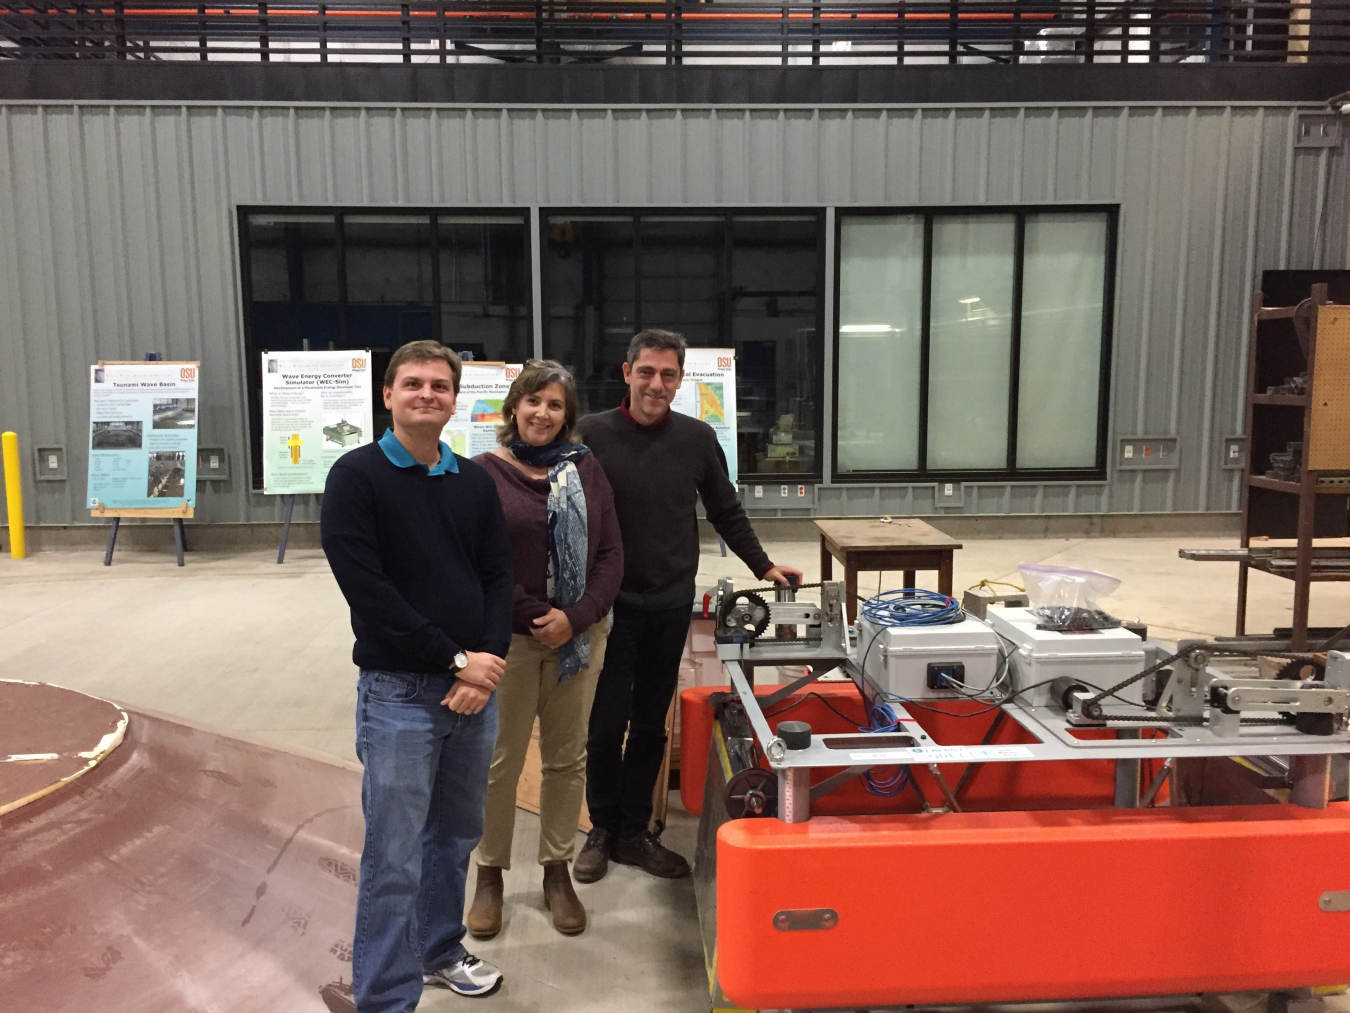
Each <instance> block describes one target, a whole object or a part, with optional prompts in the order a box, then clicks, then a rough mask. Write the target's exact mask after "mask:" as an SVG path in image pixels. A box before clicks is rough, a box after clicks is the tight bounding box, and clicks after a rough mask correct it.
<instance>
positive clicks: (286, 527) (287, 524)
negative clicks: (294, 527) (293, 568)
mask: <svg viewBox="0 0 1350 1013" xmlns="http://www.w3.org/2000/svg"><path fill="white" fill-rule="evenodd" d="M294 512H295V493H291V494H289V495H288V496H287V497H286V519H285V520H284V521H282V522H281V545H279V546H278V547H277V563H278V564H281V563H284V562H286V543H287V542H288V541H290V539H291V514H293V513H294Z"/></svg>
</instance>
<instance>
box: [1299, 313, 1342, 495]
mask: <svg viewBox="0 0 1350 1013" xmlns="http://www.w3.org/2000/svg"><path fill="white" fill-rule="evenodd" d="M1313 360H1314V361H1313V375H1312V378H1311V379H1312V384H1311V393H1312V419H1311V420H1310V424H1309V432H1308V444H1309V445H1308V447H1307V467H1308V469H1309V470H1310V471H1339V470H1342V469H1347V468H1350V306H1324V307H1322V308H1321V309H1320V310H1319V311H1318V314H1317V343H1316V345H1314V350H1313Z"/></svg>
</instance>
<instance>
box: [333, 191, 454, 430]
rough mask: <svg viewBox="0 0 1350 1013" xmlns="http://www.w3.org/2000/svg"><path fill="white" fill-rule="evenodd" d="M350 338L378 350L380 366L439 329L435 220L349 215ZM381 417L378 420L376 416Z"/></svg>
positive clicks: (356, 345) (346, 233)
mask: <svg viewBox="0 0 1350 1013" xmlns="http://www.w3.org/2000/svg"><path fill="white" fill-rule="evenodd" d="M342 240H343V244H344V251H345V255H346V266H347V340H348V341H349V342H350V343H351V345H352V347H354V348H370V349H373V350H374V352H375V355H374V359H375V365H376V366H377V368H380V369H383V368H384V366H383V365H382V363H383V362H387V361H388V355H389V354H391V353H392V352H393V350H394V349H395V348H398V347H399V346H400V345H406V344H407V343H408V342H409V341H423V340H426V339H428V338H431V337H433V336H434V334H435V326H436V325H435V322H434V313H435V304H434V302H433V300H432V270H433V268H432V262H431V219H430V218H429V217H426V216H422V217H411V216H406V215H380V216H376V215H347V216H345V217H344V218H343V232H342ZM377 422H378V420H377Z"/></svg>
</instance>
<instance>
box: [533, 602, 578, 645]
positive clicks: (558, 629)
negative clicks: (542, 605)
mask: <svg viewBox="0 0 1350 1013" xmlns="http://www.w3.org/2000/svg"><path fill="white" fill-rule="evenodd" d="M531 632H532V633H534V639H535V640H537V641H539V642H540V643H541V644H543V645H544V646H545V647H553V648H558V647H561V646H562V645H563V644H565V643H567V642H568V641H569V640H571V639H572V624H571V623H570V622H569V621H568V619H567V615H566V613H564V612H563V611H562V609H549V610H548V612H546V613H545V614H544V615H542V616H540V617H539V618H538V619H536V620H535V621H534V629H533V630H532V631H531Z"/></svg>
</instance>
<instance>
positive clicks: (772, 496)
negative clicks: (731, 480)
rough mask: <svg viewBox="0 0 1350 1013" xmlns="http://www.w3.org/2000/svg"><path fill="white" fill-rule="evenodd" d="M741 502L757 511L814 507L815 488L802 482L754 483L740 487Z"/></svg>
mask: <svg viewBox="0 0 1350 1013" xmlns="http://www.w3.org/2000/svg"><path fill="white" fill-rule="evenodd" d="M741 502H742V503H744V504H745V505H746V506H747V507H753V508H757V509H764V508H769V507H772V508H777V507H814V506H815V505H816V487H815V486H814V485H807V484H804V483H802V482H756V483H755V484H754V485H743V486H741Z"/></svg>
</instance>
